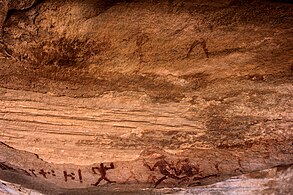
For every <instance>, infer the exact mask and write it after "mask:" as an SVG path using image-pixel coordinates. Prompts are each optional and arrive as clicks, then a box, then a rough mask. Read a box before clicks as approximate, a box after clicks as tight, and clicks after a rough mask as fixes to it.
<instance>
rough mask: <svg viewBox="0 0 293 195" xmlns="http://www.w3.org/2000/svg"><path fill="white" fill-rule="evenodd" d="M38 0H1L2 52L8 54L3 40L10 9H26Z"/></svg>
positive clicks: (0, 35)
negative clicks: (4, 27)
mask: <svg viewBox="0 0 293 195" xmlns="http://www.w3.org/2000/svg"><path fill="white" fill-rule="evenodd" d="M35 2H36V0H0V53H2V54H4V55H6V56H7V55H8V56H9V53H8V52H7V51H6V46H5V44H4V41H3V25H4V22H5V19H6V16H7V13H8V11H9V10H13V9H14V10H24V9H27V8H30V7H31V6H32V5H33V4H34V3H35Z"/></svg>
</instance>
